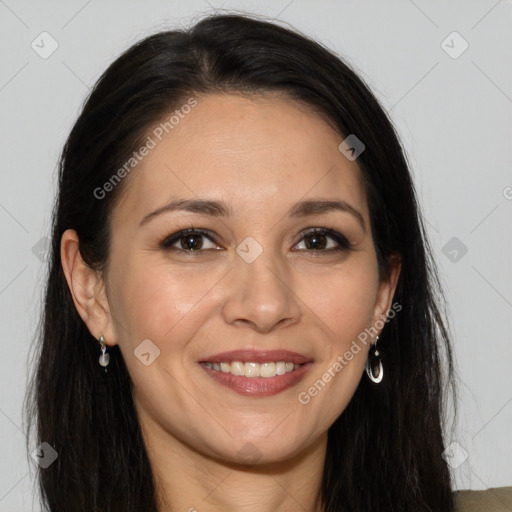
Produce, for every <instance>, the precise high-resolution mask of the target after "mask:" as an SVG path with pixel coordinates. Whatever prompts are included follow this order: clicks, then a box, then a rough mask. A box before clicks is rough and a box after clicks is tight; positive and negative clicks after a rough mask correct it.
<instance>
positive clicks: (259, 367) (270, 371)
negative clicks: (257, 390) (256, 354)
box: [201, 361, 302, 378]
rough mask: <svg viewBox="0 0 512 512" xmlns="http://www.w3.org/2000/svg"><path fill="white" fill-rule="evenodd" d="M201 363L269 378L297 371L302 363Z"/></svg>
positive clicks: (247, 374)
mask: <svg viewBox="0 0 512 512" xmlns="http://www.w3.org/2000/svg"><path fill="white" fill-rule="evenodd" d="M201 364H202V365H204V366H206V367H207V368H210V369H211V370H215V371H217V372H221V373H229V374H231V375H236V376H241V377H249V378H251V377H262V378H271V377H275V376H276V375H285V374H287V373H293V372H294V371H297V370H298V369H299V368H300V367H301V366H302V364H294V363H292V362H291V361H276V362H266V363H255V362H242V361H232V362H221V363H214V362H211V361H204V362H202V363H201Z"/></svg>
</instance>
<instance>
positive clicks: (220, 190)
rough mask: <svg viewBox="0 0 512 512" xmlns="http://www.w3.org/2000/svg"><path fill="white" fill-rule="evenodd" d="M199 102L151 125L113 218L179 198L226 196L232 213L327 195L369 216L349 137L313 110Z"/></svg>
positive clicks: (246, 101)
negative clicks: (349, 154) (344, 145)
mask: <svg viewBox="0 0 512 512" xmlns="http://www.w3.org/2000/svg"><path fill="white" fill-rule="evenodd" d="M195 100H196V101H197V104H196V105H195V106H194V107H193V108H187V109H183V110H181V111H180V109H179V107H178V113H179V114H180V115H178V113H174V114H175V115H174V116H173V112H170V113H168V114H166V115H164V116H163V117H162V119H161V120H159V121H157V122H156V123H155V124H154V126H152V127H151V128H150V129H149V130H148V132H147V137H148V139H146V140H147V141H148V142H149V144H147V145H148V147H149V146H153V147H152V148H151V149H150V150H149V152H148V153H147V154H146V156H144V157H143V159H141V161H140V163H138V164H137V166H136V168H135V169H134V170H133V171H132V174H131V175H130V177H129V179H128V180H127V183H125V190H124V191H123V194H122V198H121V201H120V203H119V205H118V206H117V207H116V209H115V210H116V211H115V212H114V217H118V218H122V219H129V218H131V217H134V216H137V217H139V218H140V217H141V216H143V215H144V214H145V213H147V211H148V210H150V209H154V208H155V207H158V206H159V205H161V204H163V203H165V202H167V201H168V200H169V198H170V197H174V196H179V197H186V198H194V197H195V196H200V197H202V198H211V199H223V200H225V201H226V202H228V203H231V204H232V206H233V212H234V214H235V215H236V214H242V213H243V212H246V213H250V212H251V211H261V209H262V208H265V209H267V210H268V211H269V213H270V212H271V211H272V209H273V208H274V207H276V206H279V205H280V204H282V203H286V204H285V205H284V206H286V207H287V206H288V204H291V203H294V202H296V201H298V200H300V199H302V198H305V199H307V198H308V196H315V197H318V196H322V197H325V198H326V199H328V198H332V199H335V198H338V199H343V200H346V201H350V202H351V203H352V205H353V206H356V207H358V209H360V210H361V211H362V212H364V216H365V217H366V215H367V211H366V204H365V193H364V187H363V184H362V177H361V171H360V169H359V167H358V165H357V164H356V162H354V161H349V160H348V159H347V158H345V156H343V154H342V153H341V152H340V151H339V149H338V146H339V144H340V142H341V141H342V140H343V138H344V137H343V136H342V135H341V134H339V133H338V132H337V131H336V130H334V129H333V128H332V127H331V126H330V125H329V124H328V123H327V122H326V121H324V120H323V119H322V117H321V116H320V115H319V114H317V113H315V112H314V111H313V110H312V109H309V108H308V107H306V106H304V105H302V104H299V103H297V102H294V101H292V100H289V99H284V98H282V97H269V96H255V97H250V98H248V97H245V96H240V95H231V94H230V95H228V94H207V95H199V96H196V97H195ZM171 118H172V119H171ZM166 123H167V124H166ZM281 209H282V208H280V209H279V208H278V209H277V210H275V211H280V210H281Z"/></svg>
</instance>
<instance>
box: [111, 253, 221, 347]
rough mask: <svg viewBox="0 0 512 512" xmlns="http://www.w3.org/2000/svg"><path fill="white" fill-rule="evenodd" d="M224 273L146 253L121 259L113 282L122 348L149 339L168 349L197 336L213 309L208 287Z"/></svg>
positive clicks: (213, 284)
mask: <svg viewBox="0 0 512 512" xmlns="http://www.w3.org/2000/svg"><path fill="white" fill-rule="evenodd" d="M221 276H222V272H221V271H219V270H215V271H213V272H212V271H210V272H205V271H204V270H201V269H199V268H193V266H190V267H189V268H187V269H185V268H184V266H183V267H181V268H180V267H178V266H176V265H174V266H171V265H169V264H167V263H166V262H159V263H156V264H155V262H154V260H152V259H151V258H150V257H146V256H140V257H134V258H132V259H131V260H129V259H125V260H124V261H123V260H121V261H119V264H118V265H117V266H116V270H115V272H113V275H112V280H111V284H112V290H114V291H115V297H114V300H113V301H112V315H113V317H114V318H115V321H116V323H117V324H118V329H117V332H118V336H119V344H120V345H121V349H123V348H125V349H128V348H131V349H132V350H133V349H134V348H135V346H137V345H138V344H139V343H140V342H141V341H142V340H144V339H147V338H149V339H151V340H154V342H155V343H156V344H157V345H158V346H159V347H160V348H161V349H162V350H164V349H165V351H166V352H173V351H177V350H179V349H180V344H181V340H187V339H189V338H190V337H191V336H193V334H194V332H195V331H196V330H197V329H198V328H199V327H200V325H201V324H202V323H204V322H205V317H207V316H208V314H211V312H210V309H211V308H210V307H209V306H210V303H211V300H210V296H209V294H208V292H209V290H212V288H214V286H215V283H216V282H218V281H219V280H220V277H221ZM212 291H213V290H212ZM211 296H213V294H211ZM178 333H179V335H178ZM170 341H172V343H170ZM181 348H182V347H181Z"/></svg>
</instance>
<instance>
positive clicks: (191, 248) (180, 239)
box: [160, 228, 217, 252]
mask: <svg viewBox="0 0 512 512" xmlns="http://www.w3.org/2000/svg"><path fill="white" fill-rule="evenodd" d="M204 239H207V240H208V241H209V243H211V244H212V245H213V247H204V245H205V242H204ZM206 243H208V242H206ZM175 245H177V247H173V246H175ZM160 246H161V248H162V249H165V250H175V251H182V252H200V251H202V250H211V249H212V248H215V247H217V246H216V245H215V243H214V241H213V238H212V237H211V235H210V234H209V232H208V231H206V230H203V229H195V228H193V229H192V228H191V229H184V230H181V231H178V232H177V233H174V234H172V235H170V236H168V237H167V238H165V240H163V242H162V243H161V244H160Z"/></svg>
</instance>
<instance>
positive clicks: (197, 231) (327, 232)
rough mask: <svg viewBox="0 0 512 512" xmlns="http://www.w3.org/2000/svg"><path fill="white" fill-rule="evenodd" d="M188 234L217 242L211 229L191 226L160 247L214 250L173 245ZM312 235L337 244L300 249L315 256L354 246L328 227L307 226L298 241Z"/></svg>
mask: <svg viewBox="0 0 512 512" xmlns="http://www.w3.org/2000/svg"><path fill="white" fill-rule="evenodd" d="M187 235H199V236H204V237H206V238H208V240H210V241H211V242H213V243H216V241H215V239H214V237H213V236H212V235H211V233H210V231H208V230H206V229H201V228H189V229H182V230H181V231H178V232H176V233H173V234H172V235H169V236H167V237H166V238H164V240H162V242H160V248H161V249H163V250H166V251H169V250H170V251H178V252H183V253H187V254H193V253H201V252H204V251H208V250H210V251H211V250H212V249H199V250H190V249H188V250H187V249H178V248H175V247H172V246H173V245H174V244H175V243H176V242H179V241H180V240H181V239H182V238H183V237H185V236H187ZM312 235H324V236H327V237H328V238H332V239H333V240H334V241H335V242H336V243H337V244H338V247H337V248H330V249H324V250H315V249H300V250H299V251H301V252H304V251H305V252H308V253H311V254H312V255H314V256H321V255H328V254H333V253H339V252H345V251H349V250H350V249H351V248H352V245H351V244H350V242H349V241H348V240H347V239H346V237H345V236H343V235H342V234H341V233H338V232H337V231H334V230H332V229H328V228H307V229H305V230H303V231H301V232H300V240H299V242H297V243H300V242H302V240H303V239H304V238H305V237H307V236H312Z"/></svg>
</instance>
